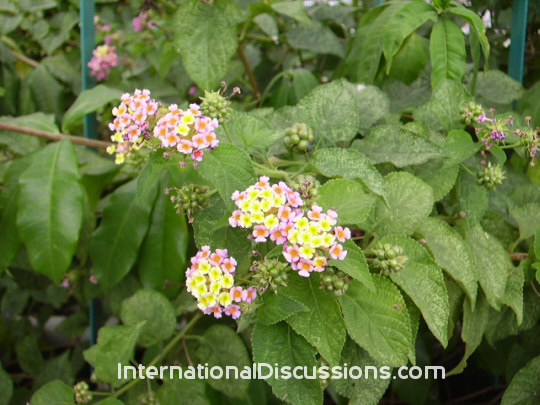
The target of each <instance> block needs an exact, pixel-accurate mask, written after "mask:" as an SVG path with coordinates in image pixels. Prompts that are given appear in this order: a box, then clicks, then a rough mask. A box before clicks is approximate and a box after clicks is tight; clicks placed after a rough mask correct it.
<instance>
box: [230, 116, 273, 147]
mask: <svg viewBox="0 0 540 405" xmlns="http://www.w3.org/2000/svg"><path fill="white" fill-rule="evenodd" d="M227 128H228V130H229V133H230V135H231V136H232V137H233V138H234V139H235V140H237V141H238V143H239V146H241V147H243V148H244V149H245V150H248V149H250V148H257V149H265V148H267V147H269V146H270V145H272V144H273V143H274V142H276V141H277V140H278V139H280V138H282V137H283V133H282V132H279V131H276V130H275V129H272V128H271V127H270V125H269V123H268V122H266V120H264V119H262V118H259V117H257V116H255V115H253V114H248V113H244V112H235V113H234V115H233V116H232V117H231V118H230V119H229V120H228V121H227Z"/></svg>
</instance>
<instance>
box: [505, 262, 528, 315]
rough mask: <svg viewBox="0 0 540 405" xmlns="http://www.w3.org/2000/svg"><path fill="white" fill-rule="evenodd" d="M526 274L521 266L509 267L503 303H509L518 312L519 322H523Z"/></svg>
mask: <svg viewBox="0 0 540 405" xmlns="http://www.w3.org/2000/svg"><path fill="white" fill-rule="evenodd" d="M524 282H525V275H524V274H523V269H522V268H520V267H514V266H511V267H509V268H508V279H507V280H506V288H505V290H504V296H503V298H502V303H503V304H506V305H508V306H509V307H510V308H512V310H513V311H514V313H515V314H516V319H517V324H518V325H521V323H522V322H523V283H524Z"/></svg>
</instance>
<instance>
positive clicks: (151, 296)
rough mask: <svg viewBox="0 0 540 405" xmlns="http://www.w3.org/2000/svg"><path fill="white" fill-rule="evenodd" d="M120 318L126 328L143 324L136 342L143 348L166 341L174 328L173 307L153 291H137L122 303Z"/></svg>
mask: <svg viewBox="0 0 540 405" xmlns="http://www.w3.org/2000/svg"><path fill="white" fill-rule="evenodd" d="M120 318H121V319H122V323H124V324H125V325H127V326H136V325H138V324H139V323H140V322H142V321H144V322H145V324H144V325H143V326H142V328H141V329H140V335H139V341H138V342H139V343H140V344H141V345H142V346H144V347H149V346H152V345H154V344H156V343H159V342H161V341H163V340H165V339H168V338H169V337H171V336H172V334H173V333H174V328H175V327H176V313H175V310H174V307H173V306H172V304H171V302H170V301H169V300H168V299H167V298H165V297H164V296H163V294H160V293H158V292H157V291H154V290H139V291H137V292H136V293H135V294H133V295H132V296H131V297H129V298H127V299H125V300H124V301H122V308H121V310H120Z"/></svg>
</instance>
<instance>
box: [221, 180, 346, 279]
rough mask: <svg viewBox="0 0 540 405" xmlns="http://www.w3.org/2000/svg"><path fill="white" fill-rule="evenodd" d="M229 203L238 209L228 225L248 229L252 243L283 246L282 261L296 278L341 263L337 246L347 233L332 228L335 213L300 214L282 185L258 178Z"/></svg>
mask: <svg viewBox="0 0 540 405" xmlns="http://www.w3.org/2000/svg"><path fill="white" fill-rule="evenodd" d="M232 199H233V201H234V202H235V204H236V206H237V207H238V208H239V209H238V210H235V211H234V212H233V213H232V216H231V217H230V218H229V223H230V225H231V226H232V227H241V228H252V229H253V231H252V234H251V236H252V237H253V238H254V240H255V242H266V241H267V239H270V240H271V241H273V242H275V243H276V244H278V245H283V252H282V254H283V257H284V258H285V260H287V261H288V262H289V263H290V264H291V267H292V268H293V270H297V271H298V274H299V275H301V276H304V277H309V275H310V273H311V272H313V271H316V272H322V271H324V268H325V266H326V265H327V264H328V259H330V258H332V259H337V260H343V259H345V256H346V255H347V251H346V250H344V249H343V245H341V243H343V242H345V241H346V240H347V239H350V237H351V232H350V230H349V229H348V228H343V227H341V226H336V224H337V218H338V214H337V212H335V211H334V210H331V209H330V210H327V211H326V212H323V209H322V208H321V207H320V206H318V205H313V206H312V207H311V208H310V209H309V210H307V212H304V211H303V210H302V209H301V208H300V207H301V206H303V205H304V201H303V200H302V198H301V197H300V195H299V194H298V192H296V191H293V190H292V189H291V188H289V186H287V184H285V183H284V182H279V183H278V184H274V185H271V184H270V183H269V178H268V177H266V176H262V177H260V178H259V181H258V182H257V183H255V184H254V185H253V186H250V187H248V188H247V189H246V190H244V191H242V192H239V191H235V192H234V193H233V195H232Z"/></svg>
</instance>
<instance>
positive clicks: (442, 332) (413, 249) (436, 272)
mask: <svg viewBox="0 0 540 405" xmlns="http://www.w3.org/2000/svg"><path fill="white" fill-rule="evenodd" d="M381 243H389V244H390V245H397V246H400V247H401V248H402V249H403V252H404V253H403V254H404V255H405V256H407V257H408V260H407V263H405V267H404V269H403V270H401V271H400V272H392V273H390V278H391V279H392V281H393V282H394V283H396V284H397V285H398V286H399V287H400V288H401V289H402V290H403V291H405V293H406V294H407V295H408V296H409V297H410V298H411V299H412V300H413V302H414V304H415V305H416V306H417V307H418V309H420V312H421V313H422V316H423V318H424V320H425V321H426V323H427V325H428V327H429V329H430V330H431V332H432V333H433V335H434V336H435V337H436V338H437V339H438V340H439V342H441V344H442V345H443V347H446V345H447V343H448V336H447V332H448V330H447V328H448V318H449V316H450V307H449V303H448V292H447V291H446V285H445V283H444V277H443V273H442V271H441V269H440V268H439V266H437V265H436V264H435V262H433V260H432V259H431V257H430V256H429V254H428V252H427V251H426V249H425V248H424V247H423V246H422V245H420V244H419V243H418V242H417V241H415V240H413V239H411V238H408V237H405V236H385V237H384V238H382V239H381Z"/></svg>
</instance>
